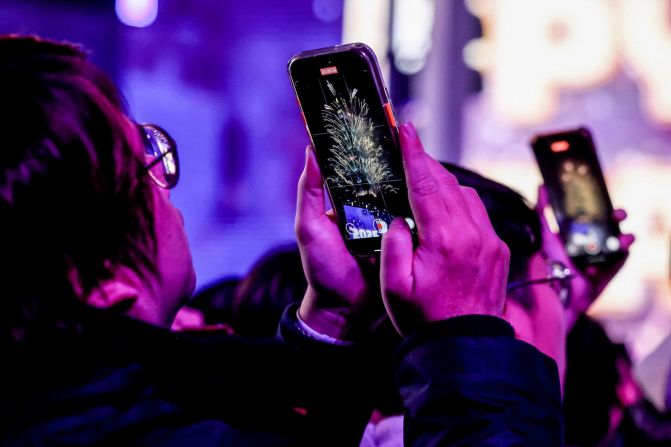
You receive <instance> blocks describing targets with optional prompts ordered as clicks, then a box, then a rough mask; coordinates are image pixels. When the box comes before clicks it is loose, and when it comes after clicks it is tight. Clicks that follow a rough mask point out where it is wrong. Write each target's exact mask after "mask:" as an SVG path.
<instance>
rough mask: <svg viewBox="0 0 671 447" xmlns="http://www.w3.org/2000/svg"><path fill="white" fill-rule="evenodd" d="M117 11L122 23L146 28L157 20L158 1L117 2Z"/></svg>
mask: <svg viewBox="0 0 671 447" xmlns="http://www.w3.org/2000/svg"><path fill="white" fill-rule="evenodd" d="M115 9H116V15H117V17H118V18H119V20H120V21H121V22H122V23H124V24H126V25H128V26H135V27H138V28H144V27H146V26H149V25H151V24H152V23H154V21H155V20H156V16H157V15H158V0H116V6H115Z"/></svg>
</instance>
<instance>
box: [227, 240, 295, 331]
mask: <svg viewBox="0 0 671 447" xmlns="http://www.w3.org/2000/svg"><path fill="white" fill-rule="evenodd" d="M306 288H307V280H306V279H305V274H304V273H303V266H302V264H301V256H300V253H299V252H298V246H296V244H292V245H287V246H283V247H278V248H275V249H272V250H270V251H269V252H267V253H266V254H264V255H263V256H262V257H261V258H260V259H259V260H258V261H257V262H256V263H255V264H254V266H252V268H251V270H250V271H249V273H248V274H247V275H246V276H245V277H244V278H243V279H242V281H240V284H239V285H238V287H237V288H236V290H235V296H234V298H233V316H232V321H231V323H232V325H233V328H234V329H235V332H236V333H237V334H239V335H242V336H245V337H272V336H273V335H274V334H275V333H276V331H277V324H278V323H279V321H280V317H281V316H282V312H283V311H284V309H285V308H286V307H287V306H288V305H289V304H291V303H294V302H297V301H300V300H302V299H303V295H304V294H305V290H306Z"/></svg>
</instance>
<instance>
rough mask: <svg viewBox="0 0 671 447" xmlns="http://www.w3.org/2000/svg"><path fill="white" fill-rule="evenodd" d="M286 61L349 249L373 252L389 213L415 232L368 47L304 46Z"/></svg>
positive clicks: (392, 125) (389, 115) (388, 110)
mask: <svg viewBox="0 0 671 447" xmlns="http://www.w3.org/2000/svg"><path fill="white" fill-rule="evenodd" d="M288 68H289V77H290V78H291V83H292V85H293V88H294V91H295V93H296V98H297V100H298V103H299V107H300V109H301V113H302V115H303V119H304V121H305V125H306V128H307V130H308V134H309V135H310V140H311V141H312V145H313V147H314V148H315V153H316V156H317V162H318V163H319V167H320V169H321V172H322V176H323V178H324V180H325V183H326V188H327V191H328V194H329V198H330V200H331V204H332V206H333V210H334V211H335V214H336V217H337V220H338V226H339V229H340V233H341V235H342V237H343V238H344V240H345V243H346V245H347V248H348V250H349V251H350V252H351V253H352V254H354V255H357V256H370V255H374V254H375V253H377V252H379V251H380V242H381V238H382V235H383V234H384V233H386V232H387V230H388V228H389V225H390V224H391V221H392V220H393V219H394V218H395V217H402V218H404V219H405V220H406V222H407V223H408V226H409V227H410V229H411V231H412V232H413V237H416V234H417V233H416V232H417V230H416V228H415V222H414V220H413V218H412V213H411V211H410V205H409V203H408V191H407V187H406V183H405V176H404V172H403V164H402V160H401V152H400V149H399V138H398V127H397V124H396V119H395V117H394V113H393V109H392V106H391V102H390V100H389V94H388V92H387V89H386V87H385V85H384V81H383V79H382V75H381V73H380V69H379V66H378V63H377V59H376V57H375V54H374V53H373V51H372V50H371V49H370V48H369V47H368V46H366V45H364V44H361V43H353V44H348V45H338V46H334V47H329V48H322V49H318V50H311V51H305V52H302V53H300V54H297V55H296V56H294V57H293V58H292V59H291V60H290V61H289V67H288Z"/></svg>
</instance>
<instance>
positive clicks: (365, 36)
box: [342, 0, 391, 79]
mask: <svg viewBox="0 0 671 447" xmlns="http://www.w3.org/2000/svg"><path fill="white" fill-rule="evenodd" d="M343 11H344V12H343V24H342V26H343V31H342V42H343V43H352V42H362V43H365V44H366V45H368V46H369V47H371V48H372V49H373V51H374V52H375V54H376V55H377V58H378V62H379V63H380V68H381V69H382V73H383V75H384V76H385V78H386V79H388V75H389V62H388V58H387V53H388V51H389V20H390V17H391V0H344V5H343Z"/></svg>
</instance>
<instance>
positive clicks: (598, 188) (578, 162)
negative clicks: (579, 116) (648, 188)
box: [531, 128, 623, 268]
mask: <svg viewBox="0 0 671 447" xmlns="http://www.w3.org/2000/svg"><path fill="white" fill-rule="evenodd" d="M531 146H532V148H533V151H534V155H535V156H536V161H537V162H538V167H539V168H540V171H541V175H542V176H543V182H544V183H545V186H546V188H547V191H548V195H549V199H550V204H551V206H552V210H553V211H554V215H555V217H556V219H557V224H558V226H559V233H560V235H561V237H562V240H563V241H564V246H565V248H566V252H567V253H568V254H569V256H570V257H571V259H572V261H573V263H574V264H575V265H576V266H577V267H579V268H584V267H586V266H588V265H591V264H600V263H609V262H612V261H615V260H616V259H618V258H620V257H621V256H622V254H623V252H622V251H621V247H620V239H619V238H618V236H619V235H620V227H619V225H618V223H617V222H616V221H615V220H614V219H613V205H612V203H611V200H610V196H609V195H608V189H607V188H606V181H605V179H604V176H603V172H602V171H601V165H600V164H599V159H598V157H597V154H596V148H595V146H594V141H593V139H592V135H591V133H590V132H589V130H588V129H586V128H579V129H575V130H568V131H564V132H557V133H551V134H543V135H537V136H536V137H534V139H533V140H532V142H531Z"/></svg>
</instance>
